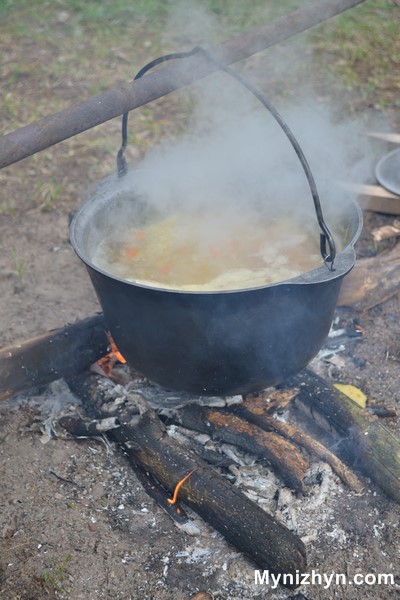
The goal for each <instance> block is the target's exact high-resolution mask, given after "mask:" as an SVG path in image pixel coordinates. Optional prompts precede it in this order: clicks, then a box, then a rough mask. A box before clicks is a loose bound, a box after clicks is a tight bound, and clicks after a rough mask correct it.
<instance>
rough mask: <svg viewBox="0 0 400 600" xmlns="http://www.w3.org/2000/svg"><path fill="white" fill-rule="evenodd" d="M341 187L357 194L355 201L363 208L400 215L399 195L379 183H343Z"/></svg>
mask: <svg viewBox="0 0 400 600" xmlns="http://www.w3.org/2000/svg"><path fill="white" fill-rule="evenodd" d="M343 187H344V188H345V189H346V190H348V191H349V192H351V193H353V194H357V201H358V203H359V204H360V206H361V208H362V209H364V210H370V211H372V212H381V213H386V214H389V215H400V196H397V194H392V192H389V191H388V190H385V188H383V187H381V186H380V185H364V184H361V185H359V184H352V183H345V184H343Z"/></svg>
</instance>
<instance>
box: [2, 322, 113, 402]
mask: <svg viewBox="0 0 400 600" xmlns="http://www.w3.org/2000/svg"><path fill="white" fill-rule="evenodd" d="M105 328H106V325H105V323H104V318H103V315H96V316H94V317H89V318H87V319H84V320H83V321H78V322H77V323H74V324H72V325H67V326H66V327H63V328H62V329H54V330H53V331H49V332H48V333H45V334H42V335H39V336H37V337H35V338H32V339H30V340H28V341H26V342H22V343H21V344H15V345H13V346H9V347H8V348H4V349H3V350H0V400H6V399H7V398H10V397H11V396H15V395H16V394H19V393H21V392H24V391H27V390H30V389H32V388H34V387H37V386H41V385H45V384H47V383H50V382H51V381H54V380H56V379H60V378H61V377H70V376H71V375H73V374H75V373H78V372H79V371H82V370H85V369H87V368H89V366H90V365H91V364H92V363H94V362H95V361H96V360H98V359H99V358H100V357H101V356H104V355H105V354H106V353H107V347H108V339H107V337H106V334H105Z"/></svg>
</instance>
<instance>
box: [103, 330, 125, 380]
mask: <svg viewBox="0 0 400 600" xmlns="http://www.w3.org/2000/svg"><path fill="white" fill-rule="evenodd" d="M105 334H106V336H107V339H108V342H109V345H110V352H109V353H108V354H106V355H105V356H103V357H102V358H100V360H98V361H97V365H98V366H99V367H100V369H101V371H102V372H103V373H104V375H106V376H107V377H109V378H110V379H112V378H113V377H112V371H113V368H114V367H115V365H116V364H117V362H120V363H122V364H125V363H126V360H125V358H124V357H123V356H122V354H121V352H120V351H119V350H118V348H117V346H116V344H115V342H114V340H113V339H112V337H111V334H110V332H109V331H105Z"/></svg>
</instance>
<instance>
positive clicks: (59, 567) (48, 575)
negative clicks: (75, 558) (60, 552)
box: [42, 555, 72, 596]
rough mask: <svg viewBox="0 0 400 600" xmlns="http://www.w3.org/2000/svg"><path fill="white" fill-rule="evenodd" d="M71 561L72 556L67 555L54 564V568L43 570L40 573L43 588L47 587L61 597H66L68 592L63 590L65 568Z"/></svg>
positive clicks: (65, 578)
mask: <svg viewBox="0 0 400 600" xmlns="http://www.w3.org/2000/svg"><path fill="white" fill-rule="evenodd" d="M71 560H72V556H71V555H68V556H66V557H65V558H63V559H62V560H61V561H59V562H58V563H56V564H55V565H54V567H51V568H50V569H45V570H44V571H43V572H42V579H43V582H44V584H45V587H49V588H50V589H52V590H54V591H55V592H58V593H59V594H62V595H63V596H66V595H68V592H67V591H66V590H65V589H64V585H65V581H66V580H67V572H66V567H67V565H68V563H69V562H70V561H71Z"/></svg>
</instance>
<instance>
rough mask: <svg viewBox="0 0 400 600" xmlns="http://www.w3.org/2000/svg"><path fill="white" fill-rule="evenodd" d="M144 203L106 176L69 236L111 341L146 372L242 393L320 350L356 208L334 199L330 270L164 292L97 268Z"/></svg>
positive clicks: (346, 267) (201, 388)
mask: <svg viewBox="0 0 400 600" xmlns="http://www.w3.org/2000/svg"><path fill="white" fill-rule="evenodd" d="M127 203H129V205H130V207H131V210H132V211H133V212H136V214H137V221H138V223H141V222H142V220H143V218H145V216H146V211H147V209H146V206H145V205H144V204H143V202H142V201H141V200H140V199H138V198H135V196H134V194H133V192H132V190H131V189H130V188H129V187H128V184H125V183H124V182H123V181H122V182H121V180H118V178H117V177H116V176H112V177H110V178H108V179H107V180H105V182H103V184H102V185H101V186H100V187H99V189H98V190H97V192H96V194H95V195H94V197H92V198H91V199H90V200H89V201H88V202H87V203H86V204H85V205H84V206H83V207H82V208H81V209H80V211H79V212H78V213H77V214H76V216H75V218H74V220H73V222H72V224H71V242H72V245H73V247H74V249H75V251H76V253H77V254H78V256H79V257H80V258H81V259H82V261H83V262H84V263H85V265H86V267H87V269H88V272H89V275H90V277H91V280H92V283H93V286H94V289H95V291H96V293H97V296H98V299H99V301H100V304H101V306H102V308H103V311H104V316H105V320H106V323H107V325H108V327H109V329H110V332H111V335H112V337H113V338H114V340H115V342H116V344H117V347H118V349H119V350H120V352H121V353H122V354H123V356H124V357H125V358H126V360H127V361H128V363H129V364H130V365H131V366H132V367H134V368H135V369H137V370H138V371H139V372H141V373H142V374H144V375H145V376H146V377H148V378H149V379H150V380H153V381H154V382H157V383H159V384H160V385H162V386H164V387H166V388H169V389H173V390H183V391H187V392H192V393H195V394H204V395H215V394H219V395H230V394H243V393H247V392H251V391H255V390H260V389H262V388H265V387H267V386H270V385H275V384H277V383H280V382H282V381H283V380H285V379H286V378H288V377H289V376H291V375H293V374H295V373H296V372H298V371H300V370H301V369H302V368H303V367H304V366H305V365H307V364H308V362H309V361H310V360H311V359H312V358H313V357H314V356H315V355H316V354H317V353H318V351H319V350H320V348H321V346H322V344H323V342H324V339H325V338H326V336H327V334H328V332H329V329H330V326H331V323H332V319H333V313H334V310H335V306H336V302H337V298H338V294H339V290H340V286H341V283H342V280H343V277H344V276H345V275H346V274H347V273H348V272H349V271H350V270H351V269H352V267H353V266H354V262H355V253H354V244H355V242H356V240H357V238H358V236H359V234H360V231H361V227H362V214H361V210H360V208H359V207H358V205H356V203H355V202H354V201H353V200H352V199H350V198H348V199H346V198H343V199H341V202H340V203H341V209H340V214H339V215H338V216H337V218H336V223H335V226H334V230H335V234H336V237H337V238H338V237H339V239H337V242H338V245H339V246H342V247H343V249H342V250H341V251H340V252H339V253H338V254H337V256H336V260H335V263H334V270H333V271H331V270H329V269H328V268H327V266H326V265H324V264H322V265H321V267H319V268H317V269H314V270H313V271H310V272H308V273H305V274H304V275H301V276H299V277H295V278H293V279H290V280H288V281H284V282H282V283H277V284H273V285H267V286H264V287H260V288H255V289H244V290H240V291H221V292H183V291H182V292H181V291H171V290H164V289H158V288H152V287H146V286H144V285H138V284H135V283H130V282H126V281H124V280H121V279H119V278H118V277H115V276H113V275H110V274H108V273H106V272H104V271H102V270H101V269H99V268H97V267H96V266H95V265H94V264H93V262H92V249H93V248H94V247H95V245H96V244H97V243H98V242H99V240H100V239H101V237H102V236H104V234H105V233H107V231H108V230H109V227H110V226H112V223H114V222H115V219H116V217H118V214H119V213H121V215H123V214H124V213H125V212H126V206H127Z"/></svg>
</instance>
